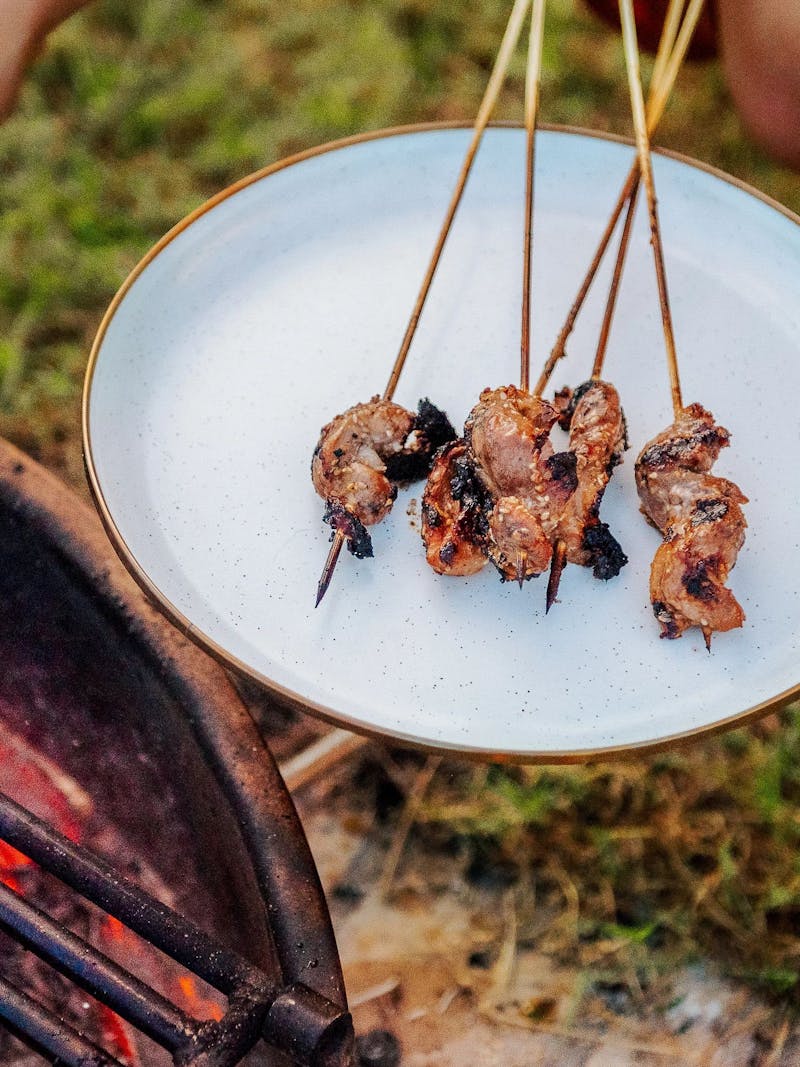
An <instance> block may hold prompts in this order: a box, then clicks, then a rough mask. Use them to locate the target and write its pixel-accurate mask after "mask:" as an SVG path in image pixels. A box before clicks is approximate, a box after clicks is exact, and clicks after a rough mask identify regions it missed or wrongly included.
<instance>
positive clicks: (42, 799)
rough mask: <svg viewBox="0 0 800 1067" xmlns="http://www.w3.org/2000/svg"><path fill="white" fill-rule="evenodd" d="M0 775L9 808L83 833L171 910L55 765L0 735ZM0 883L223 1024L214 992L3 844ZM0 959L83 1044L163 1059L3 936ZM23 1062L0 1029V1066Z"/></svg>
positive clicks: (69, 832)
mask: <svg viewBox="0 0 800 1067" xmlns="http://www.w3.org/2000/svg"><path fill="white" fill-rule="evenodd" d="M0 710H1V709H0ZM0 768H2V789H3V791H4V792H6V793H8V794H9V795H10V796H11V797H12V798H13V799H14V800H16V801H17V803H19V804H21V805H22V806H23V807H25V808H27V809H28V810H29V811H32V812H33V813H34V814H35V815H37V816H39V818H41V819H44V820H45V821H46V822H48V823H49V824H50V825H51V826H53V827H54V828H55V829H56V830H58V831H60V832H61V833H62V834H63V835H64V836H66V837H68V838H70V840H72V841H75V842H80V841H81V840H82V838H83V837H84V835H88V836H89V837H90V838H91V839H92V840H90V841H89V842H88V843H87V842H85V843H87V844H88V847H89V848H90V849H92V848H94V849H95V850H96V851H97V852H98V853H102V854H105V855H113V856H116V857H126V859H125V861H124V862H125V863H126V864H128V865H129V866H128V870H130V869H131V868H132V867H133V866H134V864H135V870H136V874H137V880H138V881H140V883H142V884H143V885H145V887H146V888H147V889H148V890H149V891H150V892H151V893H153V894H154V895H155V896H157V897H159V898H160V899H162V900H163V901H164V902H165V903H167V904H171V903H173V901H172V899H171V896H172V895H171V894H170V892H169V891H168V890H167V889H166V888H165V887H164V886H163V884H162V883H161V882H160V880H159V879H158V878H157V876H156V875H155V873H154V872H153V871H151V870H150V869H148V868H147V867H146V865H145V864H143V863H142V861H141V859H140V858H139V857H132V856H131V855H130V850H129V849H128V847H127V845H126V843H125V842H124V841H122V840H121V839H120V838H119V837H118V836H117V834H116V833H115V832H114V831H113V830H112V829H111V828H109V827H108V826H103V827H102V828H101V829H99V830H95V826H96V823H97V819H96V817H94V812H93V805H92V802H91V799H90V798H89V797H88V796H87V794H86V793H85V792H84V791H83V790H82V789H81V788H80V787H79V786H78V785H77V783H76V782H75V781H74V780H72V779H70V778H68V777H67V776H65V775H64V773H63V772H62V771H61V770H60V769H59V768H58V767H56V766H55V765H53V764H52V763H51V762H50V761H48V760H46V759H44V758H43V757H42V756H41V755H40V754H38V753H36V752H34V751H32V750H31V749H30V748H28V747H27V746H26V745H25V744H24V743H23V742H22V741H20V740H19V739H18V738H15V737H14V736H13V735H10V734H9V733H6V734H5V735H4V736H3V737H2V738H1V739H0ZM89 827H91V828H92V829H89ZM121 873H123V874H124V873H126V871H125V869H123V868H121ZM0 882H2V883H4V884H5V885H6V886H8V887H9V888H10V889H12V890H13V891H14V892H15V893H18V894H19V895H20V896H23V897H25V898H26V899H27V900H30V901H31V902H32V903H33V904H35V905H36V906H37V907H38V908H40V909H41V910H42V911H44V912H46V913H47V914H48V915H50V916H51V917H52V918H53V919H54V920H56V921H57V922H60V923H62V924H63V925H64V926H66V927H68V928H69V929H70V930H72V931H73V932H74V933H76V934H78V936H80V937H82V938H83V939H84V940H85V941H88V942H89V943H91V944H94V945H96V946H97V947H98V948H100V950H101V951H103V952H104V953H105V954H106V955H108V956H109V957H110V958H112V959H114V960H116V961H117V962H118V963H120V964H121V965H122V966H124V967H126V968H127V969H129V970H130V971H131V972H132V973H134V974H136V975H138V976H139V977H140V978H142V979H143V980H144V981H145V982H147V983H148V984H149V985H151V986H153V988H155V989H157V990H159V991H160V992H161V993H162V994H164V995H166V996H167V997H169V998H171V999H173V1000H174V1001H175V1003H176V1004H177V1005H178V1006H179V1007H181V1008H183V1010H185V1011H187V1012H189V1013H191V1014H192V1015H194V1016H195V1017H196V1018H200V1019H216V1020H219V1019H221V1018H222V1014H223V1008H222V1003H224V1001H222V1003H220V999H219V998H218V999H216V1000H215V999H214V997H215V996H217V994H215V992H214V991H213V990H211V989H209V988H208V987H207V986H206V985H205V983H203V982H201V981H199V980H197V979H195V978H194V977H192V976H190V975H186V974H185V973H184V972H183V971H182V970H181V969H180V968H179V967H178V966H177V964H174V963H173V962H172V961H171V960H167V959H166V958H165V957H163V956H162V955H161V954H160V953H158V952H157V950H155V949H154V948H152V947H151V946H149V945H147V944H146V943H145V942H143V941H142V940H141V939H140V938H138V937H137V936H136V935H135V934H132V933H131V932H130V931H129V930H128V929H127V928H126V927H125V926H124V925H123V924H122V923H121V922H120V921H119V920H118V919H116V918H114V917H113V916H111V915H107V914H105V913H103V912H101V911H100V910H99V909H96V908H95V907H93V906H92V905H91V904H89V903H88V902H86V901H84V900H83V899H81V898H80V897H78V896H77V895H75V894H73V893H72V892H71V891H70V890H68V889H66V888H65V887H64V886H63V885H62V884H61V883H60V882H58V881H57V880H56V879H54V878H52V877H51V876H49V875H48V874H46V872H44V871H42V870H41V869H40V868H39V867H38V866H37V865H36V864H34V863H32V862H31V860H29V859H28V858H27V856H24V855H23V854H22V853H20V852H18V851H17V850H16V849H15V848H12V847H11V846H10V845H8V844H6V843H5V842H3V841H0ZM0 961H2V973H3V976H4V978H6V979H8V980H9V981H11V982H12V983H13V984H14V985H16V986H17V987H18V988H20V989H23V990H25V991H26V992H27V993H28V994H29V995H30V996H32V997H33V998H34V999H36V1000H38V1001H39V1002H40V1003H41V1004H43V1005H44V1006H45V1007H46V1008H48V1009H50V1010H51V1011H53V1012H55V1013H56V1014H57V1015H58V1016H59V1017H61V1018H63V1019H64V1021H65V1022H67V1023H68V1024H69V1025H70V1026H72V1027H73V1028H74V1029H76V1030H79V1031H80V1032H81V1033H82V1034H83V1035H84V1036H85V1037H86V1038H87V1039H88V1040H90V1041H92V1042H93V1043H95V1044H97V1045H99V1046H101V1047H103V1048H105V1049H106V1050H107V1051H108V1052H110V1053H111V1054H112V1055H113V1056H115V1057H116V1058H117V1059H118V1060H119V1061H120V1063H122V1064H124V1065H125V1067H142V1065H143V1064H147V1065H148V1067H150V1065H153V1067H155V1065H156V1064H161V1063H169V1062H171V1060H170V1058H169V1057H166V1058H163V1057H165V1056H166V1054H165V1053H162V1052H161V1050H158V1049H155V1048H154V1047H152V1046H151V1045H150V1043H149V1042H146V1043H145V1044H144V1047H143V1048H142V1049H139V1044H140V1041H143V1040H144V1039H141V1038H139V1036H138V1035H136V1034H135V1031H133V1030H132V1029H131V1028H129V1027H128V1025H127V1024H126V1023H125V1022H124V1021H123V1020H122V1019H120V1018H119V1016H118V1015H116V1014H115V1013H114V1012H113V1011H111V1010H110V1009H109V1008H107V1007H105V1005H103V1004H100V1003H99V1002H98V1001H96V1000H94V999H93V998H92V997H89V996H88V995H87V994H85V993H83V992H82V991H81V990H80V989H78V988H77V987H76V986H75V985H74V984H73V983H71V982H70V981H69V980H67V979H66V978H64V977H63V976H61V975H60V974H58V973H57V972H55V971H53V970H51V968H50V967H48V966H47V964H45V963H42V962H41V961H40V960H39V959H38V958H37V957H35V956H34V955H32V954H31V953H29V952H27V951H25V950H24V949H22V948H21V946H19V945H18V944H17V943H16V942H14V941H13V940H11V939H10V938H9V937H7V936H6V935H5V934H2V933H0ZM137 1050H138V1051H137ZM29 1062H30V1057H29V1053H28V1052H27V1050H25V1049H24V1048H23V1047H22V1045H20V1044H19V1043H18V1042H17V1041H16V1039H14V1038H12V1037H11V1035H10V1034H8V1033H7V1031H6V1030H5V1029H4V1028H3V1027H2V1026H0V1064H2V1065H3V1067H14V1065H15V1064H17V1065H18V1067H23V1065H24V1064H26V1063H29Z"/></svg>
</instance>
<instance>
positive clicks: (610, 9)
mask: <svg viewBox="0 0 800 1067" xmlns="http://www.w3.org/2000/svg"><path fill="white" fill-rule="evenodd" d="M587 3H588V5H589V7H590V8H591V9H592V10H593V11H594V12H595V14H597V15H599V16H600V18H601V19H603V21H604V22H607V23H608V24H609V25H611V26H615V27H617V29H619V4H618V2H617V0H587ZM668 6H669V0H634V4H633V10H634V14H635V16H636V31H637V34H638V36H639V47H640V48H641V49H642V50H643V51H645V52H655V51H656V49H657V48H658V39H659V37H660V36H661V27H662V26H663V25H664V17H665V16H666V13H667V8H668ZM716 54H717V19H716V11H715V8H714V4H713V3H707V4H706V6H705V8H704V9H703V13H702V15H701V16H700V20H699V22H698V23H697V29H696V30H695V31H694V37H693V38H692V43H691V45H690V46H689V59H711V58H712V57H713V56H715V55H716Z"/></svg>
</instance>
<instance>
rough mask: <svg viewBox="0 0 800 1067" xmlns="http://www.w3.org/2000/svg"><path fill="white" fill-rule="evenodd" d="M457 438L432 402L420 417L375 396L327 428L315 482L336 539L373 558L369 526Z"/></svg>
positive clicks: (315, 462)
mask: <svg viewBox="0 0 800 1067" xmlns="http://www.w3.org/2000/svg"><path fill="white" fill-rule="evenodd" d="M454 437H455V430H454V429H453V427H452V426H451V424H450V421H449V420H448V418H447V416H446V415H445V414H444V413H443V412H442V411H440V410H439V409H438V408H437V407H435V406H434V405H433V404H431V403H430V401H429V400H420V402H419V406H418V410H417V413H416V414H414V412H412V411H408V410H407V409H406V408H404V407H401V406H400V405H399V404H395V403H394V402H393V401H391V400H383V399H381V398H380V397H378V396H375V397H373V398H372V400H370V401H368V402H367V403H364V404H355V405H354V406H353V407H351V408H348V409H347V411H344V412H342V414H341V415H337V416H336V418H334V419H332V420H331V422H329V423H328V424H327V425H326V426H323V428H322V431H321V434H320V438H319V441H318V443H317V446H316V448H315V449H314V455H313V458H312V461H311V478H312V481H313V483H314V488H315V489H316V491H317V492H318V493H319V495H320V496H321V497H323V498H324V499H325V514H324V515H323V520H324V521H325V522H327V523H328V524H329V525H330V526H331V527H332V528H333V530H334V534H333V536H332V539H333V537H336V535H337V534H339V535H341V536H343V537H344V538H345V539H346V540H347V547H348V549H349V550H350V552H352V553H353V555H355V556H356V557H357V558H358V559H363V558H364V557H365V556H371V555H372V540H371V538H370V535H369V533H368V531H367V527H368V526H373V525H375V523H378V522H380V521H381V520H382V519H384V518H385V517H386V516H387V515H388V514H389V512H390V511H391V509H392V505H393V504H394V501H395V497H396V496H397V487H398V485H399V484H403V483H406V482H411V481H415V480H417V479H419V478H422V477H424V476H425V475H426V474H427V472H428V470H429V469H430V464H431V460H432V458H433V454H434V452H435V451H436V450H437V448H439V447H440V446H441V445H442V444H444V443H445V442H446V441H449V440H451V439H452V438H454Z"/></svg>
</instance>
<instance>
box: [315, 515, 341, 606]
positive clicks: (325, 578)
mask: <svg viewBox="0 0 800 1067" xmlns="http://www.w3.org/2000/svg"><path fill="white" fill-rule="evenodd" d="M343 544H344V534H343V533H342V531H341V530H337V531H336V533H335V534H334V536H333V543H332V544H331V547H330V551H329V552H328V558H327V559H326V560H325V566H324V567H323V568H322V574H321V575H320V579H319V582H318V584H317V599H316V602H315V604H314V607H315V608H318V607H319V605H320V603H321V601H322V598H323V597H324V596H325V594H326V593H327V592H328V586H329V585H330V584H331V578H333V572H334V570H335V569H336V563H337V561H338V559H339V553H340V552H341V551H342V545H343Z"/></svg>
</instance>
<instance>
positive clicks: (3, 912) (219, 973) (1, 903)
mask: <svg viewBox="0 0 800 1067" xmlns="http://www.w3.org/2000/svg"><path fill="white" fill-rule="evenodd" d="M0 840H5V841H7V842H8V844H10V845H12V846H13V847H14V848H16V849H18V851H20V852H21V853H22V854H23V855H25V856H27V857H28V858H29V859H31V860H33V861H34V862H36V863H38V864H39V866H41V867H42V868H43V869H44V870H47V871H49V872H50V873H51V874H53V875H55V876H56V877H57V878H59V879H60V880H61V881H62V882H64V883H65V884H66V885H68V886H69V887H70V888H72V889H73V890H75V891H76V892H77V893H79V894H81V895H82V896H84V897H86V898H87V899H88V900H91V901H92V902H93V903H94V904H96V905H97V906H98V907H100V908H102V909H103V910H104V911H105V912H107V913H108V914H109V915H112V916H114V917H115V918H116V919H118V920H119V921H120V922H121V923H122V924H123V925H124V926H126V927H127V928H128V929H129V930H132V931H133V932H134V933H136V934H138V935H139V936H140V937H142V938H143V939H144V940H146V941H148V942H149V943H150V944H152V945H154V946H155V947H156V948H158V949H159V950H160V951H162V952H163V953H164V954H165V955H166V956H169V957H171V958H172V959H173V960H175V961H176V962H178V963H180V964H181V965H182V966H184V967H185V968H186V969H187V970H188V971H190V972H191V973H193V974H195V975H198V976H199V977H201V978H203V979H205V981H206V982H208V983H209V985H211V986H214V987H215V988H216V989H218V990H220V992H222V993H224V994H225V995H226V996H227V998H228V1009H227V1012H226V1014H225V1016H224V1017H223V1018H222V1019H221V1020H220V1021H219V1022H213V1021H200V1020H197V1019H194V1018H192V1017H190V1016H188V1015H186V1014H185V1013H183V1012H181V1011H180V1010H179V1009H178V1008H177V1007H176V1006H175V1005H174V1004H172V1003H170V1002H169V1001H168V1000H166V999H165V998H164V997H162V996H161V995H160V994H158V993H157V992H156V991H155V990H153V989H151V988H150V987H149V986H148V985H146V984H145V983H144V982H142V981H141V980H139V979H138V978H136V977H135V976H134V975H132V974H130V973H129V972H128V971H126V970H125V969H124V968H122V967H120V966H119V965H118V964H116V963H114V962H113V960H110V959H109V958H108V957H107V956H105V955H104V954H103V953H102V952H100V951H99V950H98V949H96V948H95V947H94V946H93V945H90V944H88V943H87V942H86V941H84V940H83V939H82V938H80V937H78V936H77V935H76V934H74V933H72V931H70V930H67V929H66V928H64V927H63V926H61V925H60V924H59V923H56V922H54V921H53V920H52V919H51V918H50V917H49V916H47V915H45V914H44V913H43V912H41V911H40V910H39V909H38V908H36V907H35V906H34V905H32V904H30V903H28V902H27V901H25V900H23V899H22V898H21V897H20V896H18V894H16V893H14V892H13V890H11V889H9V888H8V887H0V927H2V928H5V929H6V930H7V931H8V932H9V933H10V934H11V936H12V937H15V938H16V940H17V941H19V942H21V943H22V944H24V945H25V946H26V947H28V948H30V949H31V950H32V951H34V952H35V953H36V954H37V955H39V956H40V957H41V958H43V959H45V960H46V961H47V962H48V963H50V964H52V965H53V966H54V967H56V968H57V969H58V970H60V971H62V973H64V974H66V975H67V976H68V977H70V978H72V979H73V980H74V981H75V982H76V983H77V984H78V985H80V986H81V987H82V988H83V989H85V990H87V991H88V992H90V993H91V994H92V995H93V996H95V997H96V998H97V999H98V1000H100V1001H101V1002H102V1003H103V1004H106V1005H107V1006H108V1007H110V1008H112V1010H114V1011H116V1012H117V1013H118V1014H119V1015H121V1016H122V1017H123V1018H125V1019H127V1020H128V1022H130V1023H132V1024H133V1025H134V1026H136V1027H137V1028H138V1029H139V1030H141V1031H142V1032H143V1033H146V1034H147V1035H148V1036H149V1037H151V1038H152V1039H153V1040H154V1041H156V1043H157V1044H159V1045H161V1046H162V1047H164V1048H166V1049H168V1050H169V1051H170V1052H171V1054H172V1056H173V1061H174V1062H175V1063H176V1064H177V1063H180V1064H181V1065H182V1067H190V1065H193V1064H194V1065H196V1067H235V1065H236V1064H237V1063H239V1062H240V1060H241V1059H242V1057H243V1056H244V1055H245V1054H246V1053H247V1052H248V1051H249V1050H250V1049H251V1048H252V1047H253V1046H254V1045H255V1044H256V1043H257V1041H258V1040H260V1039H261V1038H264V1039H265V1040H266V1041H267V1042H268V1043H269V1044H271V1045H272V1046H273V1047H274V1048H277V1049H280V1050H281V1051H283V1052H286V1053H288V1055H289V1056H290V1057H291V1058H292V1059H293V1060H294V1061H295V1062H296V1063H300V1064H303V1065H313V1067H346V1065H347V1064H350V1063H351V1048H352V1020H351V1019H350V1015H349V1013H348V1012H347V1011H346V1010H344V1009H342V1008H340V1007H339V1006H337V1005H336V1004H334V1003H332V1002H331V1001H329V1000H326V999H325V998H324V997H321V996H319V994H317V993H315V992H314V991H313V990H311V989H309V988H308V987H307V986H305V985H303V984H302V983H293V984H291V985H290V986H286V987H284V988H281V987H280V986H279V985H278V984H277V983H276V982H275V981H274V980H273V979H272V978H270V977H269V976H268V975H266V974H265V973H264V972H262V971H261V970H260V969H259V968H257V967H255V966H254V965H252V964H250V963H248V962H247V960H245V959H243V958H242V957H241V956H239V955H237V954H236V953H235V952H231V951H230V950H229V949H227V948H225V947H224V946H222V945H220V944H219V943H218V942H216V941H215V940H214V939H213V938H211V937H208V936H207V935H206V934H205V933H203V931H202V930H200V929H199V928H198V927H196V926H194V924H192V923H190V922H188V921H187V920H186V919H184V918H183V917H182V916H180V915H178V914H177V913H176V912H174V911H172V910H171V909H170V908H168V907H166V906H165V905H164V904H161V903H160V902H159V901H157V900H154V899H153V898H152V897H150V896H149V895H148V894H147V893H145V892H143V891H142V890H140V889H139V888H138V887H137V886H135V885H134V884H133V883H132V882H129V881H127V880H126V879H125V878H123V877H121V876H120V875H119V874H117V872H116V871H115V870H114V869H113V867H111V866H110V865H109V864H108V863H106V862H105V861H104V860H102V859H99V858H98V857H96V856H93V855H91V854H90V853H88V852H86V851H85V850H84V849H83V848H82V847H80V846H78V845H75V844H73V843H72V842H70V841H68V840H67V839H66V838H65V837H63V836H62V835H61V834H59V833H58V832H57V831H56V830H54V829H53V828H52V827H50V826H48V825H47V824H46V823H43V822H42V821H41V820H39V819H37V818H36V817H35V816H34V815H31V814H30V812H28V811H26V810H25V809H24V808H21V807H20V806H19V805H18V804H16V803H15V802H14V801H12V800H11V799H10V798H8V797H6V796H4V795H3V794H2V793H0ZM7 988H11V987H9V986H8V983H0V1019H6V1020H7V1025H8V1026H9V1028H10V1029H13V1030H14V1032H15V1033H18V1034H19V1036H21V1037H22V1039H23V1040H25V1041H27V1042H28V1043H29V1044H31V1045H32V1046H33V1047H35V1048H37V1049H40V1050H42V1049H44V1050H46V1052H47V1053H49V1054H50V1055H53V1056H55V1060H54V1061H53V1062H57V1063H61V1064H64V1065H66V1067H118V1063H117V1061H116V1060H114V1059H112V1058H110V1057H109V1056H108V1054H107V1053H104V1052H101V1051H99V1050H96V1049H94V1047H93V1046H89V1045H88V1044H87V1043H86V1042H85V1041H84V1040H83V1039H82V1038H81V1037H80V1035H76V1034H74V1033H73V1032H72V1031H71V1030H70V1029H69V1028H68V1027H64V1026H63V1024H61V1023H60V1022H59V1020H57V1019H53V1018H52V1017H51V1016H50V1015H49V1014H48V1013H47V1012H46V1011H45V1009H44V1008H42V1007H41V1005H37V1004H36V1003H35V1002H33V1001H31V1000H30V998H28V997H26V996H25V994H21V993H20V992H19V991H18V990H17V991H13V989H12V992H10V993H9V995H8V1003H7V1004H5V1003H3V997H4V993H5V991H6V989H7ZM9 1015H10V1016H11V1018H10V1019H9ZM76 1042H78V1043H76ZM61 1049H63V1051H64V1052H65V1053H66V1054H62V1051H59V1050H61ZM98 1055H99V1056H100V1057H101V1058H100V1059H98V1058H97V1056H98ZM87 1057H88V1058H87Z"/></svg>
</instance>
